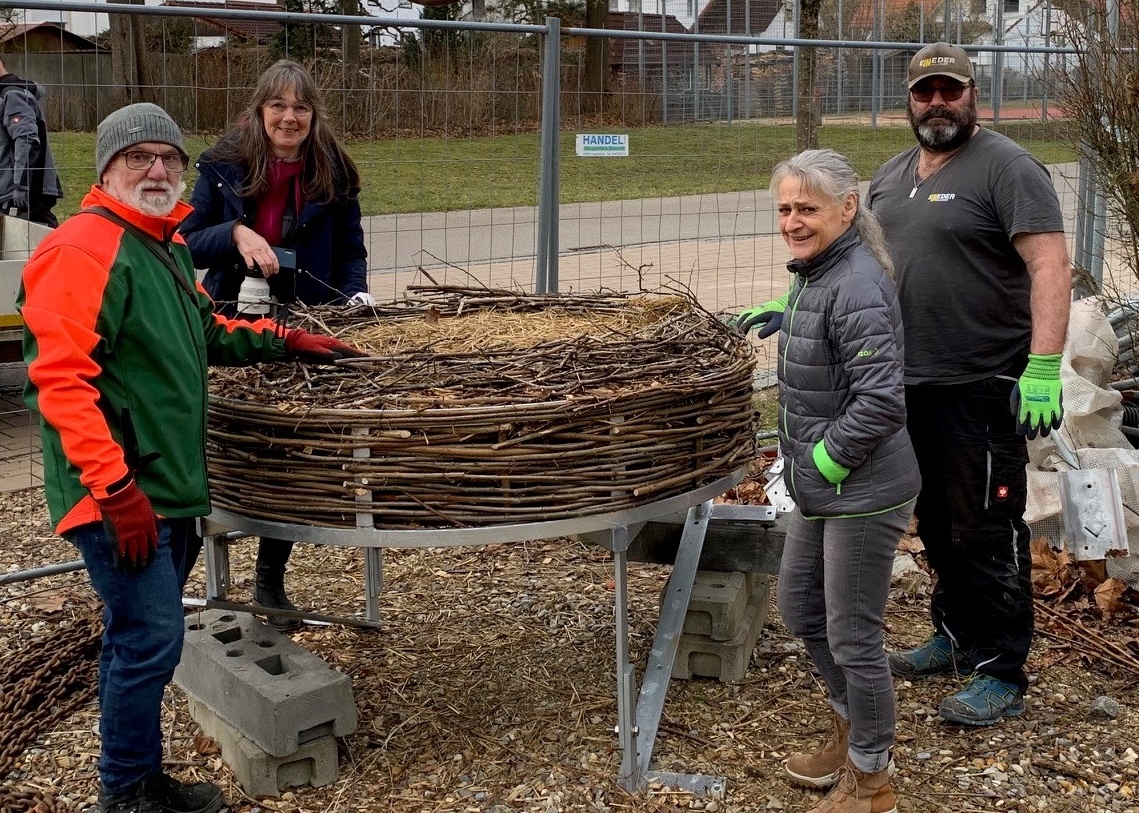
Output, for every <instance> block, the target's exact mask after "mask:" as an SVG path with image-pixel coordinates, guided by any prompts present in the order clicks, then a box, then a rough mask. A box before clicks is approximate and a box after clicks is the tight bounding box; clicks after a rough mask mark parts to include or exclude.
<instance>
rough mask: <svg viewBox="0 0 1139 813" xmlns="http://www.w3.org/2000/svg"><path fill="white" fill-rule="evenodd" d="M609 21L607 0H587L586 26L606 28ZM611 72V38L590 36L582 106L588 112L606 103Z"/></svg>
mask: <svg viewBox="0 0 1139 813" xmlns="http://www.w3.org/2000/svg"><path fill="white" fill-rule="evenodd" d="M608 22H609V3H608V2H607V0H585V27H586V28H605V27H606V24H607V23H608ZM608 73H609V40H608V39H606V38H604V37H589V38H588V39H586V41H585V77H584V80H583V86H582V90H583V91H584V94H583V96H582V106H583V107H584V108H585V111H586V112H588V113H596V112H599V111H600V110H601V109H602V107H604V105H605V78H606V75H607V74H608Z"/></svg>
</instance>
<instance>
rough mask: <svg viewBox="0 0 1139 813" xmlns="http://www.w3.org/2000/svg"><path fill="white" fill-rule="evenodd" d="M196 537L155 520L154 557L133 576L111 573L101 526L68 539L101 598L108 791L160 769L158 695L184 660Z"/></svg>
mask: <svg viewBox="0 0 1139 813" xmlns="http://www.w3.org/2000/svg"><path fill="white" fill-rule="evenodd" d="M193 531H194V521H193V520H192V519H176V520H160V521H159V523H158V553H157V554H156V555H155V557H154V561H153V562H151V563H150V566H149V567H147V568H146V569H145V570H143V571H142V572H141V573H136V574H128V573H124V572H123V571H121V570H119V569H118V568H117V567H115V562H114V556H113V551H112V549H111V542H110V540H109V539H108V538H107V534H106V533H105V532H104V531H103V525H102V524H101V523H90V524H88V525H83V526H81V527H79V528H75V529H74V530H72V531H69V532H68V533H66V534H65V537H66V538H67V540H68V541H69V542H71V543H72V544H73V545H75V547H77V548H79V552H80V553H81V554H82V555H83V564H84V565H86V567H87V573H88V575H89V576H90V578H91V585H92V587H94V588H95V592H96V593H98V594H99V598H101V599H102V600H103V650H102V652H101V654H100V655H99V709H100V715H99V735H100V738H101V739H102V753H101V755H100V756H99V776H100V778H101V779H102V782H103V788H104V790H106V791H107V792H108V793H112V794H115V793H122V792H124V791H127V790H129V789H130V788H131V787H132V786H133V785H134V784H136V783H137V782H138V781H139V780H141V779H144V778H146V777H147V776H150V775H151V774H153V773H156V772H158V771H160V770H162V732H161V716H162V694H163V692H165V690H166V685H167V684H168V683H169V682H170V680H171V678H173V677H174V668H175V667H176V666H177V665H178V661H179V660H180V659H181V657H182V637H183V634H184V627H183V621H182V618H183V612H182V586H183V582H184V580H183V577H182V573H183V567H184V562H183V560H184V558H185V554H186V539H187V537H188V536H189V535H190V534H191V533H192V532H193Z"/></svg>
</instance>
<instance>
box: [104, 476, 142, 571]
mask: <svg viewBox="0 0 1139 813" xmlns="http://www.w3.org/2000/svg"><path fill="white" fill-rule="evenodd" d="M95 502H97V503H98V504H99V511H100V512H101V513H102V514H103V530H104V531H106V533H107V537H108V538H109V539H110V540H111V545H112V548H113V550H114V554H115V566H116V567H118V568H119V569H120V570H122V571H125V572H127V573H141V572H142V571H143V570H145V569H146V567H147V565H149V564H150V563H151V561H152V560H153V559H154V554H155V552H156V551H157V550H158V518H157V517H155V516H154V508H152V507H151V505H150V500H149V499H148V498H147V496H146V495H145V494H143V493H142V489H140V488H139V487H138V484H137V483H135V481H134V480H131V481H130V482H129V483H127V484H126V485H125V486H123V487H122V488H120V489H119V490H118V491H116V492H115V493H114V494H108V495H107V496H106V497H104V498H103V499H101V500H98V499H97V500H95Z"/></svg>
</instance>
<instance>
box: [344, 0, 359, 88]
mask: <svg viewBox="0 0 1139 813" xmlns="http://www.w3.org/2000/svg"><path fill="white" fill-rule="evenodd" d="M340 13H341V14H345V15H348V16H352V17H357V16H359V15H360V14H361V13H362V12H361V10H360V0H340ZM340 34H341V47H342V49H343V51H344V68H345V72H347V73H349V74H350V75H351V76H353V77H355V76H356V74H357V72H358V71H359V68H360V26H358V25H343V26H341V29H340ZM352 84H353V85H355V84H356V82H355V80H354V79H353V81H352Z"/></svg>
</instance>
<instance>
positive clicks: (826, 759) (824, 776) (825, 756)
mask: <svg viewBox="0 0 1139 813" xmlns="http://www.w3.org/2000/svg"><path fill="white" fill-rule="evenodd" d="M831 713H832V715H833V716H834V729H833V730H832V731H831V737H830V739H829V740H828V741H827V743H826V745H824V746H823V747H822V748H821V749H820V750H818V751H815V752H814V753H813V754H795V755H794V756H792V757H790V758H789V759H788V760H787V761H786V762H785V763H783V767H784V769H785V770H786V771H787V774H788V775H789V776H790V777H791V781H792V782H794V783H795V784H796V785H804V786H806V787H808V788H829V787H830V786H831V785H833V784H834V783H835V782H837V781H838V772H839V769H841V768H842V766H843V765H845V764H846V750H847V747H848V746H849V745H850V721H849V720H844V719H842V718H841V717H839V716H838V715H837V714H834V712H831Z"/></svg>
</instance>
